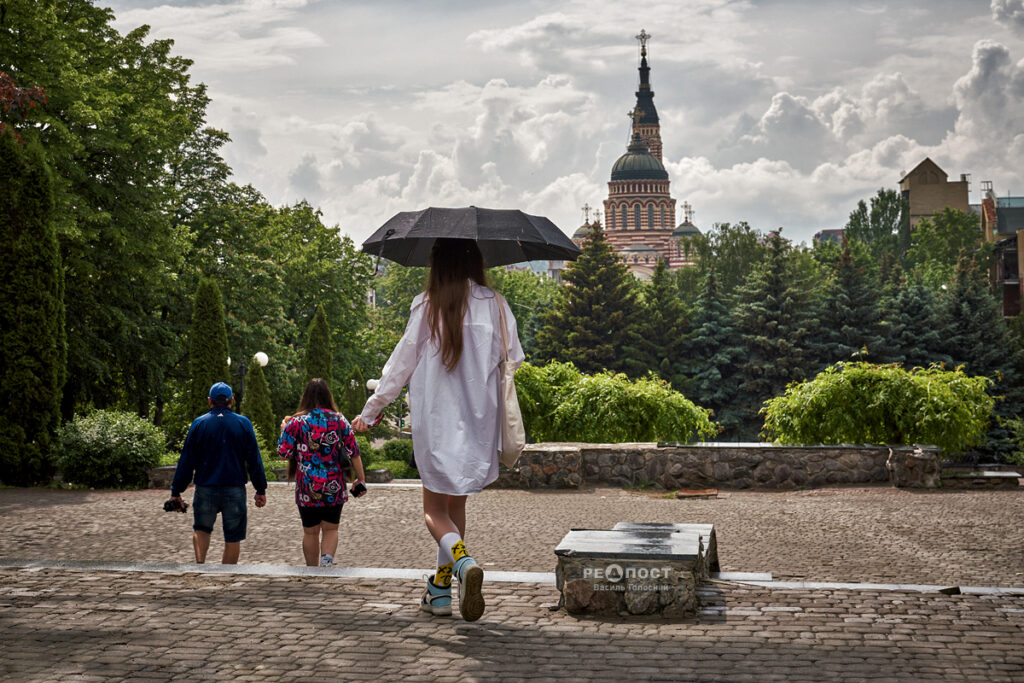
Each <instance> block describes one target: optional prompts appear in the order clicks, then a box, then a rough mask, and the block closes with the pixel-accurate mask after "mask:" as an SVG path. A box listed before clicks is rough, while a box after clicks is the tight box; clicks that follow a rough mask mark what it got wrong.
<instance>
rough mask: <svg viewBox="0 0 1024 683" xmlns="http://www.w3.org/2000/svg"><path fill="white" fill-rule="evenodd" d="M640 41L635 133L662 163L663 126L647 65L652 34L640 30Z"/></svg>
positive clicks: (638, 35) (634, 118) (637, 37)
mask: <svg viewBox="0 0 1024 683" xmlns="http://www.w3.org/2000/svg"><path fill="white" fill-rule="evenodd" d="M636 39H637V40H638V41H640V86H639V87H638V89H637V91H636V107H635V108H634V110H633V112H634V116H633V133H634V134H636V135H639V136H640V137H642V138H643V139H644V140H645V141H646V142H647V146H648V147H650V148H651V154H653V155H654V156H656V157H657V158H658V160H659V161H661V125H660V124H659V123H658V110H657V109H655V108H654V91H653V90H651V67H650V66H648V64H647V41H649V40H650V39H651V34H650V33H648V32H647V31H645V30H644V29H640V33H638V34H637V35H636Z"/></svg>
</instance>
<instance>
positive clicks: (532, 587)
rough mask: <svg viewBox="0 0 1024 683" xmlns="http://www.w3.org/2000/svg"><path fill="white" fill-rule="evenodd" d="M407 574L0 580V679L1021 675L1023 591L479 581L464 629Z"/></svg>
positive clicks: (16, 574) (30, 576) (68, 575)
mask: <svg viewBox="0 0 1024 683" xmlns="http://www.w3.org/2000/svg"><path fill="white" fill-rule="evenodd" d="M420 590H421V589H420V585H419V583H418V582H413V581H384V582H377V581H374V582H369V581H366V580H355V579H333V578H332V579H329V578H321V577H315V578H313V577H310V578H305V577H304V578H299V579H296V578H276V577H251V576H247V577H238V576H228V575H196V574H191V575H190V574H170V575H166V574H146V573H141V574H129V573H104V574H102V575H101V574H95V573H90V572H75V571H53V570H41V571H26V570H0V638H2V641H3V643H4V647H3V654H2V656H0V677H3V678H4V679H6V680H18V681H50V680H61V681H67V680H96V681H100V680H109V679H119V680H120V679H126V680H146V679H148V680H167V679H183V680H186V679H187V680H195V679H213V680H253V681H265V680H278V679H285V678H293V677H294V678H302V679H308V678H313V677H318V678H324V679H352V680H355V679H358V680H382V679H383V680H392V679H396V678H402V679H407V680H424V681H446V680H449V681H455V680H487V681H491V680H522V679H529V678H536V679H549V680H550V679H575V680H595V679H605V680H682V681H686V680H704V681H802V680H806V681H822V680H875V681H886V680H893V681H895V680H906V681H911V680H912V681H921V680H947V681H948V680H975V681H1014V680H1016V681H1019V680H1021V676H1024V649H1022V645H1024V596H1006V595H1003V596H998V597H997V596H990V595H954V596H946V595H941V594H921V593H899V592H870V591H864V592H860V591H830V590H814V591H809V590H768V589H764V588H753V589H744V588H741V587H737V586H734V585H717V584H712V585H710V586H708V587H707V588H706V589H705V590H704V591H703V593H704V595H703V598H702V600H703V603H704V607H703V610H702V612H701V613H700V614H699V615H698V616H697V617H695V618H693V619H690V620H688V621H685V622H681V623H665V622H652V621H642V620H610V621H609V620H601V621H599V620H584V619H576V618H573V617H570V616H568V615H566V614H565V613H564V612H553V611H551V610H550V609H549V608H548V607H547V605H546V603H549V602H551V601H553V600H555V599H556V596H557V594H556V592H555V590H554V588H553V587H550V586H538V585H537V584H500V585H493V584H485V595H486V597H487V599H488V602H489V605H488V610H487V612H486V613H485V614H484V617H483V618H482V619H481V620H480V621H478V622H474V623H471V624H467V623H465V622H463V621H461V620H459V619H458V618H457V617H456V618H437V617H430V616H428V615H425V614H423V613H421V612H419V611H418V609H417V608H416V606H415V605H416V601H417V600H418V597H419V593H420Z"/></svg>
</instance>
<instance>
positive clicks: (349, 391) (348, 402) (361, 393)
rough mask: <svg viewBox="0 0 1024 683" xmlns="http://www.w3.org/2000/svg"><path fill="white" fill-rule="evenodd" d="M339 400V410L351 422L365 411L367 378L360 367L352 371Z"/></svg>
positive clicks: (342, 388)
mask: <svg viewBox="0 0 1024 683" xmlns="http://www.w3.org/2000/svg"><path fill="white" fill-rule="evenodd" d="M337 398H338V399H339V400H338V410H340V411H341V414H342V415H344V416H345V419H347V420H348V421H349V422H351V421H352V420H353V419H354V418H355V417H356V416H357V415H359V414H360V413H361V412H362V411H363V406H364V405H366V378H365V377H363V373H362V371H361V370H360V369H359V368H358V367H357V368H355V369H354V370H353V371H352V374H351V375H350V376H349V378H348V380H347V381H346V382H345V386H343V387H341V392H340V396H338V397H337Z"/></svg>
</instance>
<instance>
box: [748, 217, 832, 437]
mask: <svg viewBox="0 0 1024 683" xmlns="http://www.w3.org/2000/svg"><path fill="white" fill-rule="evenodd" d="M767 242H768V253H767V255H766V257H765V260H764V261H763V262H762V263H760V264H758V266H757V267H755V269H754V271H753V272H752V273H751V274H750V275H749V277H748V279H747V282H746V284H744V285H743V286H742V287H740V290H739V303H738V305H737V307H736V310H735V316H736V327H737V329H738V330H739V332H740V335H741V338H742V340H743V360H742V361H741V363H740V369H739V373H738V376H739V380H740V390H739V395H738V398H737V400H736V402H735V406H736V408H737V409H738V410H739V412H740V425H739V429H738V432H739V436H740V437H742V438H747V439H753V438H756V437H757V435H758V434H759V432H760V426H761V420H760V417H759V413H760V410H761V404H762V403H763V402H764V401H766V400H767V399H769V398H772V397H773V396H778V395H779V394H781V393H782V391H783V390H784V389H785V387H786V385H787V384H789V383H790V382H792V381H794V380H801V379H803V378H804V377H806V376H807V375H808V374H809V373H810V371H811V370H812V368H813V367H814V365H815V358H814V354H813V353H812V351H811V343H812V340H813V335H814V331H815V329H814V325H815V323H816V322H817V321H816V319H815V318H814V311H813V301H812V298H811V293H810V292H809V291H808V287H807V283H806V282H803V281H798V280H796V279H795V278H794V277H793V268H792V263H791V249H790V247H789V244H788V243H787V242H786V240H784V239H783V238H782V236H781V235H780V234H779V233H772V234H771V235H769V237H768V240H767Z"/></svg>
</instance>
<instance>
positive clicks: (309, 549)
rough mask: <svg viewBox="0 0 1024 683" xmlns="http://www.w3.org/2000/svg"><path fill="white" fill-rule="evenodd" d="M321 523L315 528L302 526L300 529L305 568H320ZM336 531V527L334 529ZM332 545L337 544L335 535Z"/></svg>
mask: <svg viewBox="0 0 1024 683" xmlns="http://www.w3.org/2000/svg"><path fill="white" fill-rule="evenodd" d="M321 526H323V523H320V524H317V525H316V526H304V527H302V555H303V557H305V558H306V566H307V567H319V566H320V527H321ZM334 528H335V530H337V528H338V527H334ZM334 544H335V545H337V544H338V538H337V535H335V538H334Z"/></svg>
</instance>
